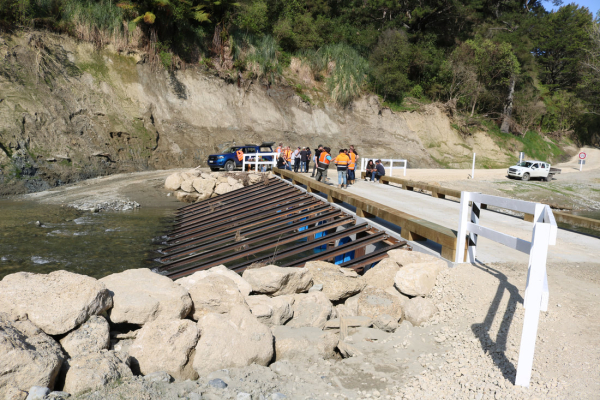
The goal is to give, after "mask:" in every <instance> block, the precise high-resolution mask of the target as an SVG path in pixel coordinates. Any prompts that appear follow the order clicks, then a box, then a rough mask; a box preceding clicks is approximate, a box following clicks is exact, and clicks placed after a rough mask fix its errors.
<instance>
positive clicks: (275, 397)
mask: <svg viewBox="0 0 600 400" xmlns="http://www.w3.org/2000/svg"><path fill="white" fill-rule="evenodd" d="M283 399H287V396H286V395H285V394H283V393H279V392H276V393H273V394H271V400H283Z"/></svg>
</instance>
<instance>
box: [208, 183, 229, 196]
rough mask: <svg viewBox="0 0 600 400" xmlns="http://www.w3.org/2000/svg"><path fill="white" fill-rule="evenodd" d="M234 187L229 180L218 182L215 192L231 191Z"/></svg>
mask: <svg viewBox="0 0 600 400" xmlns="http://www.w3.org/2000/svg"><path fill="white" fill-rule="evenodd" d="M232 190H233V189H232V188H231V185H230V184H229V183H227V182H221V183H218V184H217V185H216V186H215V190H214V192H213V193H215V194H225V193H229V192H231V191H232Z"/></svg>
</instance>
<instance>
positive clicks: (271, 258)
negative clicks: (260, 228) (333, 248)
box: [209, 222, 371, 271]
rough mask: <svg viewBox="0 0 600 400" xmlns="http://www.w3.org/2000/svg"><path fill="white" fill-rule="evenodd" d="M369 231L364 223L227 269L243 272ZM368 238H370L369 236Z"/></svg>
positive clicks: (368, 227)
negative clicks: (254, 265)
mask: <svg viewBox="0 0 600 400" xmlns="http://www.w3.org/2000/svg"><path fill="white" fill-rule="evenodd" d="M369 229H371V227H370V226H369V225H368V224H367V223H366V222H365V223H362V224H360V225H356V226H355V227H353V228H348V229H344V230H342V231H339V232H336V233H334V234H330V235H327V236H324V237H323V238H321V239H315V240H313V241H309V242H308V243H305V244H300V245H297V246H294V247H290V248H288V249H285V250H282V251H280V252H277V253H275V254H272V255H270V256H264V257H261V258H257V259H254V260H249V261H245V262H242V263H239V264H236V265H233V266H231V267H229V269H232V270H234V271H238V270H243V269H245V268H246V267H248V266H250V265H252V264H254V263H256V262H265V261H269V262H274V261H277V260H281V259H283V258H286V257H290V256H293V255H296V254H298V253H302V252H304V251H308V250H312V249H314V248H315V247H319V246H322V245H324V244H329V242H331V241H334V242H335V241H336V240H337V239H341V238H343V237H346V236H351V235H354V234H356V233H360V232H364V231H366V230H369ZM369 237H371V236H369ZM244 255H245V254H244ZM209 268H210V267H209Z"/></svg>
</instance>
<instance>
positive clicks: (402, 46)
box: [369, 30, 411, 101]
mask: <svg viewBox="0 0 600 400" xmlns="http://www.w3.org/2000/svg"><path fill="white" fill-rule="evenodd" d="M410 53H411V46H410V43H408V39H407V37H406V33H405V32H402V31H397V30H388V31H386V32H384V33H383V34H382V35H381V37H380V38H379V42H377V46H376V47H375V48H374V49H373V52H372V54H371V57H370V59H369V61H370V63H371V69H372V75H373V79H374V81H375V84H376V87H377V90H378V91H379V92H380V93H382V94H383V96H384V98H386V99H388V98H389V99H390V100H393V101H402V97H403V94H404V93H405V92H406V91H408V90H409V88H410V86H411V84H410V80H409V79H408V66H409V63H410Z"/></svg>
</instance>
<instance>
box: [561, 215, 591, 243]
mask: <svg viewBox="0 0 600 400" xmlns="http://www.w3.org/2000/svg"><path fill="white" fill-rule="evenodd" d="M570 214H573V215H579V216H581V217H586V218H592V219H597V220H600V211H571V212H570ZM558 227H559V228H564V229H568V230H571V231H575V232H580V233H584V234H586V235H591V236H596V237H600V231H597V230H594V229H588V228H581V227H579V226H573V225H570V224H563V223H562V222H559V223H558Z"/></svg>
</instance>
